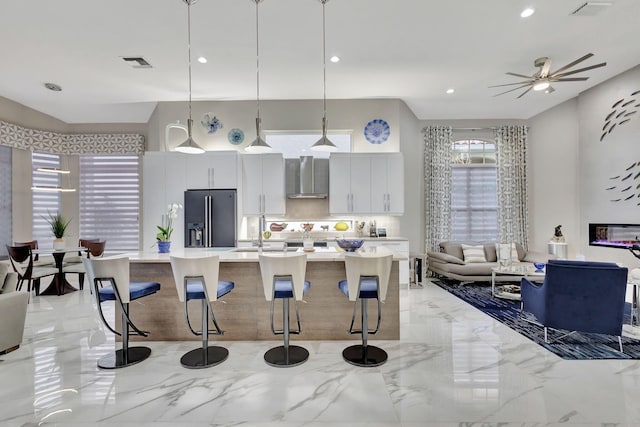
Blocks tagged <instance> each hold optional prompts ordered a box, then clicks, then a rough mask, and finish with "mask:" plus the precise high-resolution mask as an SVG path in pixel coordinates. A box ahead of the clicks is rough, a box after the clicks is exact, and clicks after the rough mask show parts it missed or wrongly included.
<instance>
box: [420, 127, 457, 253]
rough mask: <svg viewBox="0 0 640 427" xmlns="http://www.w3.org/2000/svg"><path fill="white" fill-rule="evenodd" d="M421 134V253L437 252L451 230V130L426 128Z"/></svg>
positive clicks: (448, 236)
mask: <svg viewBox="0 0 640 427" xmlns="http://www.w3.org/2000/svg"><path fill="white" fill-rule="evenodd" d="M422 133H423V134H424V192H425V194H424V201H425V202H424V204H425V206H424V214H425V228H426V229H425V249H426V250H427V251H431V250H434V251H437V250H438V244H439V243H440V242H442V241H445V240H449V238H450V235H451V233H450V228H451V227H450V226H451V144H452V143H453V136H452V134H453V132H452V129H451V126H427V127H426V128H424V129H423V130H422Z"/></svg>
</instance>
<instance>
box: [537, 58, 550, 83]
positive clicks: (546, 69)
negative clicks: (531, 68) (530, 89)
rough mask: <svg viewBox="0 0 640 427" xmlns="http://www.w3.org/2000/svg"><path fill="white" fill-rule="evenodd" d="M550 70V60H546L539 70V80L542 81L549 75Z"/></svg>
mask: <svg viewBox="0 0 640 427" xmlns="http://www.w3.org/2000/svg"><path fill="white" fill-rule="evenodd" d="M550 68H551V58H547V59H545V61H544V64H543V65H542V68H541V69H540V78H542V79H544V78H546V77H547V76H548V75H549V69H550Z"/></svg>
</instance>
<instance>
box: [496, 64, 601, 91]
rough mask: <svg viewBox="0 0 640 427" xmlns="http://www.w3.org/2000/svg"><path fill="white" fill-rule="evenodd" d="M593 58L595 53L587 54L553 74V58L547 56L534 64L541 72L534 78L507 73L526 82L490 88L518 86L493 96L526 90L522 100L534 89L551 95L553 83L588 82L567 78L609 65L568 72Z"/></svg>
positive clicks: (592, 66)
mask: <svg viewBox="0 0 640 427" xmlns="http://www.w3.org/2000/svg"><path fill="white" fill-rule="evenodd" d="M592 56H593V53H587V54H586V55H585V56H583V57H582V58H578V59H576V60H575V61H573V62H571V63H569V64H567V65H565V66H564V67H560V68H558V69H557V70H555V71H552V72H550V71H549V70H550V69H551V58H547V57H546V56H543V57H542V58H538V59H536V60H535V61H534V62H533V64H534V65H535V66H536V67H538V68H540V70H539V71H538V72H537V73H534V74H533V75H532V76H526V75H524V74H518V73H507V74H508V75H510V76H515V77H522V78H524V79H526V80H524V81H521V82H516V83H507V84H503V85H495V86H489V87H490V88H492V87H503V86H514V85H518V87H516V88H514V89H509V90H508V91H506V92H501V93H498V94H496V95H493V96H500V95H504V94H505V93H509V92H513V91H515V90H518V89H523V88H526V89H525V91H524V92H522V93H521V94H520V95H518V98H522V97H523V96H524V95H526V94H527V93H528V92H529V91H530V90H531V89H533V90H535V91H545V93H551V92H553V91H554V90H555V89H554V88H553V87H552V86H551V83H556V82H582V81H585V80H587V79H588V78H589V77H567V76H570V75H573V74H577V73H581V72H583V71H588V70H593V69H594V68H599V67H604V66H605V65H607V63H606V62H601V63H600V64H596V65H591V66H589V67H584V68H579V69H577V70H571V71H568V70H569V68H571V67H575V66H576V65H578V64H579V63H581V62H582V61H585V60H587V59H589V58H591V57H592Z"/></svg>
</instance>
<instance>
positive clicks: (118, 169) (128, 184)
mask: <svg viewBox="0 0 640 427" xmlns="http://www.w3.org/2000/svg"><path fill="white" fill-rule="evenodd" d="M139 213H140V158H139V156H138V155H102V156H80V236H81V238H85V239H88V238H99V239H103V240H106V241H107V244H106V250H108V251H113V250H116V251H137V250H138V249H139V245H140V243H139V242H140V221H139Z"/></svg>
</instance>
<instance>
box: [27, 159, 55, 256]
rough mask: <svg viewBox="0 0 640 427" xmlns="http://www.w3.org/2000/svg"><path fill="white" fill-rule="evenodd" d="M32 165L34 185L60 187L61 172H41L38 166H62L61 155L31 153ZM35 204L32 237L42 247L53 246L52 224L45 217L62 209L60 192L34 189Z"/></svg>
mask: <svg viewBox="0 0 640 427" xmlns="http://www.w3.org/2000/svg"><path fill="white" fill-rule="evenodd" d="M31 166H32V167H33V173H32V178H31V180H32V182H31V183H32V185H33V186H38V187H59V186H60V174H57V173H49V172H40V171H38V170H37V169H38V168H54V169H59V168H60V155H59V154H51V153H38V152H35V151H34V152H33V153H31ZM31 200H32V205H33V212H32V218H33V220H32V230H31V238H32V239H33V240H37V241H38V247H39V248H40V249H51V248H53V239H54V238H55V237H54V236H53V233H52V232H51V226H50V225H49V223H48V222H47V220H46V219H45V218H49V213H51V214H52V215H55V214H56V213H57V212H59V211H60V209H61V203H60V193H58V192H55V191H32V192H31Z"/></svg>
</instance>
